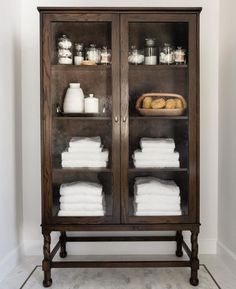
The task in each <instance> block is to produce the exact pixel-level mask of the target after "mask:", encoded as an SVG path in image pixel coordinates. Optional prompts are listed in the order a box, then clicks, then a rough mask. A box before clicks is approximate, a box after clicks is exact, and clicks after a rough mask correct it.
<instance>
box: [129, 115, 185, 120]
mask: <svg viewBox="0 0 236 289" xmlns="http://www.w3.org/2000/svg"><path fill="white" fill-rule="evenodd" d="M129 119H130V120H188V116H187V115H181V116H141V115H137V116H130V117H129Z"/></svg>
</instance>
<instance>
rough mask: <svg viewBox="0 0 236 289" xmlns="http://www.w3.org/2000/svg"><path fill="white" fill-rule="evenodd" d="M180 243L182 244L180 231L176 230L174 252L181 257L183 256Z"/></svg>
mask: <svg viewBox="0 0 236 289" xmlns="http://www.w3.org/2000/svg"><path fill="white" fill-rule="evenodd" d="M182 244H183V234H182V231H177V232H176V252H175V254H176V256H177V257H182V256H183V249H182Z"/></svg>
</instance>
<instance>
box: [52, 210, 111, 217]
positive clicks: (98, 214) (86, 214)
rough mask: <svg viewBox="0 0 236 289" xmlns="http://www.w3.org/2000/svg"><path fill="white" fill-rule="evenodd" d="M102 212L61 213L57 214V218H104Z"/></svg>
mask: <svg viewBox="0 0 236 289" xmlns="http://www.w3.org/2000/svg"><path fill="white" fill-rule="evenodd" d="M104 215H105V212H104V211H62V210H60V211H59V212H58V216H59V217H89V216H91V217H93V216H104Z"/></svg>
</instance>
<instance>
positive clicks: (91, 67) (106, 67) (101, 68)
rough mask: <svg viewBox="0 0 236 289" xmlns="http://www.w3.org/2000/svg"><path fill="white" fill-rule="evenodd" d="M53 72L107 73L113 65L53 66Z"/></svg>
mask: <svg viewBox="0 0 236 289" xmlns="http://www.w3.org/2000/svg"><path fill="white" fill-rule="evenodd" d="M51 68H52V71H67V70H69V71H71V70H73V71H105V70H111V65H73V64H52V65H51Z"/></svg>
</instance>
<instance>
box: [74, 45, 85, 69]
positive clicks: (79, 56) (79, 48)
mask: <svg viewBox="0 0 236 289" xmlns="http://www.w3.org/2000/svg"><path fill="white" fill-rule="evenodd" d="M83 49H84V44H83V43H76V44H75V54H76V55H75V56H74V64H75V65H81V63H82V61H84V52H83Z"/></svg>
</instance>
